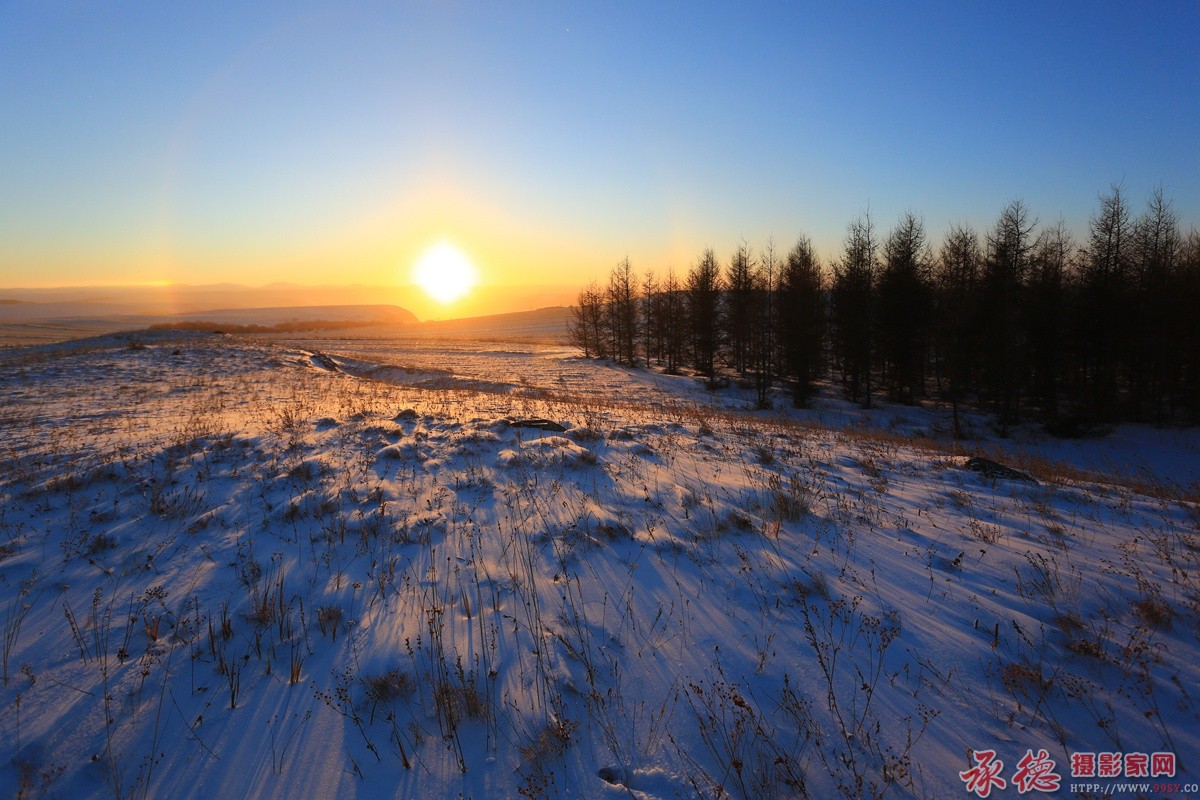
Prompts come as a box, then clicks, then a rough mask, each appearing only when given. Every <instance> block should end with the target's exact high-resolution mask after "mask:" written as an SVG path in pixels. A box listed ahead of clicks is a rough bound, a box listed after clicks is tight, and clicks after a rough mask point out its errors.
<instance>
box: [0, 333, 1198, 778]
mask: <svg viewBox="0 0 1200 800" xmlns="http://www.w3.org/2000/svg"><path fill="white" fill-rule="evenodd" d="M373 347H376V348H378V347H379V345H373ZM429 347H430V351H429V353H427V354H426V356H425V357H427V358H428V359H429V361H428V363H417V361H415V360H409V359H405V358H404V357H403V355H402V354H393V356H392V357H391V358H389V359H382V358H378V352H375V353H374V354H373V357H375V358H376V360H375V361H371V360H369V359H366V358H364V354H363V353H361V352H358V353H351V352H346V353H338V352H333V353H330V354H328V356H327V358H328V359H329V360H330V361H331V363H332V365H333V366H334V367H335V368H334V369H331V368H329V367H330V364H329V363H325V361H324V360H323V359H317V358H314V352H313V351H309V350H301V349H297V348H294V347H290V346H286V345H285V346H270V345H265V344H255V343H252V342H247V341H244V340H240V339H231V338H210V337H202V336H196V337H179V336H178V335H175V336H167V335H162V336H151V337H143V338H138V339H125V338H121V337H106V338H104V339H99V340H94V341H93V342H92V343H91V344H89V345H87V346H82V345H78V346H73V347H65V346H60V347H56V348H35V349H30V350H23V351H13V352H11V353H6V354H4V359H5V370H4V375H3V377H2V378H0V400H3V407H2V409H0V426H2V429H3V430H4V445H3V458H4V461H5V465H6V469H5V471H4V475H3V477H2V479H0V480H2V482H0V494H2V495H3V498H2V499H3V504H2V506H0V508H2V509H3V510H2V511H0V615H2V617H3V622H4V638H3V651H2V655H3V687H2V689H0V709H3V711H2V712H0V714H2V716H0V739H2V740H3V741H4V742H5V743H6V745H5V747H6V748H7V750H8V753H7V758H5V760H4V764H3V767H2V769H0V783H2V784H3V785H4V786H5V789H6V791H8V792H10V793H12V794H18V793H23V794H24V795H25V796H37V795H38V794H39V793H45V794H48V795H53V796H71V797H77V796H78V797H120V798H125V797H154V796H168V795H169V796H178V797H207V796H212V795H214V794H216V795H218V796H250V795H255V796H266V797H276V796H277V797H293V796H311V797H334V796H336V797H372V798H374V797H395V798H411V797H454V796H459V795H462V796H465V797H477V798H483V797H511V796H518V795H520V796H526V797H560V796H561V797H596V798H607V797H621V796H625V797H628V796H634V797H640V798H669V797H696V796H701V797H713V796H732V797H747V798H749V797H805V796H811V797H834V796H844V797H863V796H866V797H910V796H915V797H944V796H952V795H957V794H960V793H961V792H962V791H963V786H962V783H961V781H960V780H959V778H958V771H959V770H963V769H966V768H967V767H969V766H971V765H972V763H973V762H971V761H970V756H969V751H970V750H971V749H985V748H994V749H997V750H1000V751H1003V752H1004V753H1005V754H1006V755H1007V758H1006V760H1009V761H1011V762H1012V763H1015V761H1016V759H1018V758H1019V757H1020V755H1021V754H1023V753H1024V751H1025V750H1026V749H1032V750H1034V751H1035V752H1036V751H1037V750H1038V749H1042V748H1044V749H1046V750H1047V751H1048V752H1050V753H1051V754H1052V755H1053V756H1054V757H1055V758H1057V759H1058V761H1059V764H1060V767H1062V766H1063V765H1065V763H1066V761H1067V758H1068V754H1069V753H1072V752H1079V751H1096V752H1099V751H1126V752H1133V751H1138V752H1154V751H1160V750H1163V751H1171V752H1175V753H1176V754H1177V755H1178V757H1179V760H1180V765H1181V770H1182V772H1181V775H1182V776H1183V777H1181V778H1180V780H1183V781H1185V782H1186V781H1187V780H1188V778H1187V775H1194V774H1195V772H1194V771H1195V769H1196V768H1197V767H1196V764H1197V763H1200V762H1197V760H1196V755H1197V753H1200V733H1198V731H1200V725H1197V721H1198V714H1200V711H1198V709H1197V707H1196V705H1195V702H1196V700H1195V697H1194V695H1195V687H1196V686H1197V685H1200V680H1198V679H1200V659H1198V658H1197V654H1198V653H1197V649H1198V648H1197V644H1198V638H1197V637H1198V636H1200V628H1198V624H1200V570H1198V569H1197V566H1198V565H1197V560H1198V559H1200V530H1198V523H1200V514H1198V512H1197V508H1196V505H1195V500H1194V498H1193V497H1189V496H1188V495H1187V493H1186V492H1172V491H1171V490H1170V487H1168V486H1163V485H1158V484H1156V490H1155V491H1148V490H1147V488H1146V487H1145V486H1143V485H1141V484H1138V483H1136V482H1132V481H1128V480H1122V479H1121V477H1120V476H1111V477H1112V480H1111V481H1108V482H1102V483H1098V482H1088V481H1085V480H1083V479H1082V478H1083V477H1086V476H1080V475H1077V474H1067V473H1066V472H1065V471H1063V470H1055V469H1054V468H1053V465H1047V464H1045V463H1043V462H1036V461H1030V460H1028V459H1027V461H1026V465H1027V466H1030V467H1031V468H1032V469H1034V471H1035V473H1037V474H1038V477H1040V478H1042V479H1043V480H1042V482H1041V483H1040V484H1036V485H1035V484H1025V483H1020V482H1008V481H990V480H988V479H986V478H984V477H982V476H980V475H978V474H976V473H973V472H970V471H967V470H965V469H963V468H962V462H963V461H964V459H963V458H961V457H960V456H959V455H958V454H957V453H956V452H955V451H954V450H953V449H952V448H950V447H949V446H946V445H939V444H937V443H936V442H935V441H933V440H924V441H920V440H918V441H910V440H906V439H905V438H904V437H902V436H900V435H895V434H888V433H886V432H879V431H870V430H855V429H829V428H824V427H821V426H817V425H812V424H803V423H799V422H797V421H794V420H787V419H780V418H767V417H759V416H753V415H748V414H744V413H738V412H732V411H729V410H726V409H720V408H713V407H711V406H710V405H706V404H705V403H704V402H703V400H704V398H703V396H702V395H701V394H699V393H697V391H696V390H694V387H691V385H690V384H687V383H686V382H685V381H680V380H678V379H670V378H668V377H666V376H654V375H650V374H646V375H645V376H642V375H639V373H637V372H635V371H614V370H610V369H607V368H605V367H603V366H601V365H592V364H589V363H588V362H584V361H579V360H573V359H572V360H569V362H568V363H569V371H570V372H571V373H575V376H574V377H572V378H570V379H569V380H567V381H566V382H563V377H564V375H567V374H568V373H567V372H563V371H558V370H556V366H563V354H561V353H556V352H553V351H551V352H550V353H549V355H544V356H539V355H538V354H537V353H529V354H515V355H514V354H512V353H507V352H505V353H502V354H501V355H495V356H487V355H486V354H485V355H484V356H477V357H475V358H474V360H472V361H470V362H469V363H468V364H467V366H468V367H469V369H463V368H462V367H461V366H458V367H453V366H452V367H451V368H450V369H447V366H448V364H449V365H453V364H454V353H455V350H454V349H453V348H447V350H446V351H445V352H444V353H443V354H442V361H441V363H440V365H435V362H434V358H435V353H434V349H435V348H434V347H433V346H432V345H429ZM488 358H498V359H500V361H499V362H497V363H492V362H489V361H488ZM539 359H540V360H539ZM518 361H519V362H521V363H527V364H528V365H529V366H528V368H522V372H521V373H520V374H518V373H517V372H514V371H513V370H514V369H515V367H513V364H514V363H515V362H518ZM395 363H404V364H405V367H396V366H389V365H392V364H395ZM489 365H490V366H489ZM498 365H502V366H498ZM435 369H436V370H441V371H440V372H435ZM489 369H493V370H495V371H494V373H489V371H488V370H489ZM423 376H432V377H435V378H437V380H436V382H432V383H431V382H426V381H425V377H423ZM581 386H586V387H590V389H591V390H590V391H582V390H580V387H581ZM531 417H543V418H548V419H552V420H557V421H560V422H563V423H564V424H565V426H566V427H567V431H566V432H565V433H549V432H543V431H538V430H531V429H525V428H517V427H513V426H511V425H510V424H509V423H510V421H512V420H514V419H523V418H531ZM993 452H994V454H995V455H997V456H1000V455H1002V454H1003V451H1002V450H995V451H993ZM1060 771H1062V769H1060Z"/></svg>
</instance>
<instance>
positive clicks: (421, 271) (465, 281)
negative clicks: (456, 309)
mask: <svg viewBox="0 0 1200 800" xmlns="http://www.w3.org/2000/svg"><path fill="white" fill-rule="evenodd" d="M412 279H413V282H414V283H416V284H417V285H418V286H420V287H421V289H422V290H424V292H425V294H427V295H429V296H430V297H431V298H432V299H434V300H436V301H437V302H439V303H442V304H443V305H448V304H450V303H453V302H454V301H455V300H459V299H461V298H463V297H465V296H466V295H467V294H469V293H470V291H471V290H472V289H473V288H475V284H477V283H478V282H479V271H478V270H476V269H475V265H474V264H473V263H471V259H470V257H468V256H467V254H466V253H464V252H463V251H461V250H459V249H458V248H457V247H455V246H454V245H452V244H450V243H449V242H438V243H437V244H435V245H432V246H431V247H429V248H428V249H427V250H426V251H425V252H424V253H422V254H421V257H420V258H418V259H417V263H416V264H414V265H413V271H412Z"/></svg>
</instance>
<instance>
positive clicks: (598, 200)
mask: <svg viewBox="0 0 1200 800" xmlns="http://www.w3.org/2000/svg"><path fill="white" fill-rule="evenodd" d="M1198 42H1200V3H1196V2H1184V3H1172V2H1162V3H1152V4H1145V5H1144V6H1135V5H1134V4H1130V3H1102V2H1091V3H1029V4H1025V3H977V2H954V3H870V4H858V3H853V4H852V3H813V4H801V3H754V4H749V3H748V4H733V3H728V4H724V3H723V4H716V3H711V4H710V3H691V2H689V3H683V2H680V3H669V4H644V3H519V4H508V3H486V4H484V3H442V2H436V3H435V2H429V3H382V2H381V3H331V2H312V1H308V2H304V1H301V2H259V3H253V4H233V3H205V4H199V3H190V2H179V3H151V2H118V3H94V2H56V1H55V0H46V1H44V2H33V1H32V0H29V1H26V0H0V109H3V114H0V117H2V119H0V286H36V285H70V284H83V283H87V284H96V283H137V282H149V281H181V282H188V283H206V282H215V281H223V280H232V281H237V282H241V283H248V284H255V285H258V284H265V283H269V282H272V281H278V280H292V281H295V282H299V283H308V284H321V283H350V282H356V283H368V284H376V283H383V284H387V283H394V282H396V281H402V280H403V279H404V276H405V274H406V270H407V268H408V266H409V265H411V263H412V262H413V261H414V260H415V258H416V257H417V256H418V255H419V254H420V252H421V251H423V250H424V249H425V248H426V247H428V246H429V245H430V244H431V243H433V242H436V241H439V240H449V241H452V242H454V243H455V244H456V245H457V246H459V247H460V248H461V249H462V250H464V251H465V252H467V253H469V254H470V255H471V256H472V257H473V258H474V259H475V260H476V262H477V263H478V264H479V267H480V271H481V273H482V274H483V277H484V280H485V281H487V282H492V283H501V284H503V283H530V284H536V283H557V284H569V283H583V282H586V281H588V280H591V279H592V278H594V277H601V276H603V275H604V274H606V272H607V270H608V269H609V268H610V267H611V266H612V265H613V264H614V263H616V261H618V260H619V259H621V258H622V257H624V256H625V255H627V254H628V255H629V257H630V258H631V260H632V262H633V264H634V266H635V268H638V269H643V268H653V269H656V270H660V269H664V268H666V267H668V266H674V267H675V268H676V269H681V270H682V269H686V268H687V267H688V266H689V265H690V264H691V263H692V261H693V260H694V259H695V257H696V256H697V255H698V254H699V252H700V251H701V250H702V249H703V248H704V247H708V246H711V247H714V248H716V250H717V251H718V253H720V254H722V255H727V254H728V252H729V251H731V250H732V249H733V248H734V247H735V246H736V245H737V244H738V242H740V241H741V240H743V239H744V240H746V241H747V242H749V243H750V244H751V245H752V246H754V247H758V246H760V245H762V244H765V242H766V241H767V239H768V238H769V237H773V238H774V240H775V242H776V245H777V247H779V248H781V249H786V248H787V247H788V246H790V244H791V243H792V241H793V240H794V239H795V237H796V236H797V235H798V234H801V233H805V234H807V235H809V236H811V237H812V238H813V239H814V241H815V243H816V244H817V247H818V250H819V251H820V252H821V253H823V254H824V255H826V256H833V255H835V254H836V253H837V251H838V249H839V248H840V244H841V239H842V236H843V233H844V230H845V226H846V224H847V222H849V221H850V219H851V218H853V217H854V216H856V215H858V214H859V213H861V212H862V211H863V210H865V209H868V208H869V209H870V211H871V213H872V214H873V216H874V217H875V219H876V221H877V223H878V224H879V226H880V227H881V228H882V229H885V230H886V228H888V227H889V226H890V225H891V224H892V223H893V222H894V221H895V219H896V218H897V217H898V216H899V215H900V214H901V213H903V212H905V211H907V210H910V209H911V210H913V211H916V212H918V213H920V214H922V215H923V216H924V217H925V220H926V223H927V225H928V227H929V230H930V233H931V235H932V238H933V240H934V241H935V242H937V241H938V240H939V239H940V236H941V233H942V232H943V231H944V230H945V228H946V227H947V225H948V224H949V223H951V222H967V223H971V224H973V225H975V226H976V227H977V228H979V229H984V228H986V227H987V226H988V225H990V224H991V223H992V221H993V220H994V219H995V217H996V216H997V215H998V213H999V212H1000V210H1001V209H1002V207H1003V206H1004V205H1005V204H1006V203H1008V202H1009V201H1010V200H1013V199H1016V198H1022V199H1024V200H1025V201H1026V202H1027V203H1028V204H1029V206H1030V207H1031V208H1032V210H1033V211H1034V213H1035V214H1036V215H1038V217H1040V218H1041V219H1042V220H1043V221H1044V222H1053V221H1055V220H1057V219H1058V218H1059V217H1060V216H1062V217H1064V218H1065V219H1066V220H1067V221H1068V223H1070V224H1071V225H1072V226H1073V227H1074V228H1075V229H1076V230H1078V231H1080V232H1082V231H1083V230H1084V228H1085V227H1086V224H1087V220H1088V218H1089V216H1090V215H1091V214H1092V213H1093V211H1094V209H1095V207H1096V198H1097V195H1098V194H1099V193H1100V192H1103V191H1106V190H1107V189H1108V187H1109V186H1110V184H1112V183H1113V182H1123V183H1124V186H1125V188H1126V190H1127V191H1128V193H1129V195H1130V197H1131V199H1132V200H1133V201H1134V203H1135V204H1138V205H1139V206H1140V204H1141V203H1142V202H1143V201H1144V199H1145V197H1146V195H1147V194H1148V193H1149V191H1150V190H1151V189H1152V188H1153V187H1155V186H1157V185H1158V184H1160V183H1161V184H1162V185H1163V186H1164V187H1165V190H1166V193H1167V195H1168V197H1170V198H1173V200H1174V202H1175V210H1176V212H1177V213H1178V214H1179V216H1180V217H1181V220H1182V221H1183V223H1184V225H1185V227H1191V226H1194V225H1197V224H1200V45H1198V44H1197V43H1198Z"/></svg>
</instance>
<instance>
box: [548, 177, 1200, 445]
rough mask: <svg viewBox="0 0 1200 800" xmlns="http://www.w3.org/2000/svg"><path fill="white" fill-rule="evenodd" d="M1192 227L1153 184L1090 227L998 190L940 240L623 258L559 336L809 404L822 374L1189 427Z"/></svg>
mask: <svg viewBox="0 0 1200 800" xmlns="http://www.w3.org/2000/svg"><path fill="white" fill-rule="evenodd" d="M1198 318H1200V233H1197V232H1196V231H1195V230H1192V231H1191V232H1190V233H1187V234H1184V233H1183V232H1182V231H1181V229H1180V225H1179V221H1178V219H1177V217H1176V215H1175V214H1174V213H1173V211H1172V209H1171V204H1170V202H1169V201H1167V200H1166V199H1165V197H1164V196H1163V192H1162V191H1161V190H1156V191H1155V192H1153V193H1152V194H1151V196H1150V198H1149V200H1148V202H1147V203H1146V205H1145V208H1144V209H1143V210H1142V212H1141V213H1140V214H1139V215H1137V216H1135V215H1134V211H1133V209H1131V208H1130V205H1129V203H1128V200H1127V198H1126V196H1125V192H1124V189H1123V188H1122V187H1120V186H1114V187H1113V188H1112V189H1111V191H1110V192H1109V193H1107V194H1105V195H1102V196H1101V197H1100V205H1099V208H1098V209H1097V211H1096V213H1095V215H1094V216H1093V217H1092V219H1091V221H1090V223H1089V226H1088V233H1087V239H1086V241H1083V242H1078V241H1076V240H1075V238H1074V237H1073V236H1072V234H1071V232H1070V230H1069V229H1068V227H1067V225H1066V224H1065V223H1064V222H1062V221H1061V220H1060V221H1059V222H1057V223H1055V224H1053V225H1048V226H1043V227H1039V223H1038V221H1037V219H1035V218H1034V216H1033V215H1032V213H1031V212H1030V210H1029V209H1028V208H1027V207H1026V205H1025V204H1024V203H1022V202H1020V201H1016V202H1013V203H1010V204H1009V205H1008V206H1007V207H1005V208H1004V210H1003V211H1002V212H1001V213H1000V216H999V217H998V218H997V220H996V222H995V223H994V224H993V226H992V227H991V228H990V229H989V230H987V231H986V232H984V234H983V235H982V236H981V235H980V234H979V233H977V232H976V231H974V230H973V229H972V228H970V227H969V226H966V225H955V226H952V227H951V228H950V230H949V232H948V233H947V234H946V235H945V237H944V238H943V240H942V241H941V242H940V244H939V245H938V246H937V248H936V250H935V248H934V247H933V246H932V245H931V244H930V242H929V241H928V237H927V234H926V231H925V226H924V223H923V221H922V220H921V218H920V217H919V216H917V215H915V214H913V213H906V214H904V215H902V216H901V217H900V219H899V220H898V221H897V222H896V224H895V225H894V226H893V227H892V228H891V229H890V230H889V231H887V232H886V233H881V232H880V231H879V230H878V229H877V228H876V225H875V222H874V221H873V220H872V218H871V216H870V215H869V214H865V215H863V216H861V217H860V218H858V219H856V220H854V221H853V222H851V223H850V224H849V226H848V227H847V232H846V237H845V240H844V243H843V247H842V251H841V253H840V255H839V256H838V257H837V258H836V259H834V260H833V261H832V263H829V264H822V263H821V261H820V259H819V258H818V257H817V255H816V253H815V252H814V250H813V247H812V243H811V242H810V241H809V239H807V238H806V237H803V236H802V237H800V238H799V240H798V241H797V242H796V244H795V245H794V246H793V247H792V248H791V250H789V251H788V252H787V253H786V255H780V254H779V253H777V252H776V251H775V248H774V246H773V244H771V243H768V244H767V245H766V246H765V247H764V248H762V249H761V250H759V251H758V252H757V253H754V252H752V251H751V249H750V247H749V246H748V245H747V244H745V243H743V244H741V245H740V246H739V247H737V248H736V249H735V250H734V252H733V253H732V255H731V256H730V258H729V260H728V262H727V263H726V264H725V265H722V264H721V262H720V261H718V259H717V256H716V254H715V253H714V252H713V251H712V250H711V249H709V250H706V251H704V253H702V254H701V256H700V258H699V259H698V260H697V261H696V263H695V264H694V265H693V266H692V267H691V268H690V269H689V270H688V271H687V273H686V274H685V275H682V276H680V275H676V274H675V273H674V271H672V270H668V271H667V272H666V273H665V274H662V275H656V274H655V273H653V272H646V273H643V274H642V275H640V276H639V275H638V274H636V273H635V272H634V270H633V268H632V266H631V265H630V263H629V260H628V259H626V260H624V261H622V262H621V263H620V264H618V265H617V266H616V268H614V269H613V271H612V273H611V275H610V276H609V280H608V283H607V285H605V286H600V285H597V284H593V285H591V286H589V287H587V288H586V289H584V290H583V291H582V292H581V293H580V295H579V300H578V303H577V305H576V306H575V308H574V309H573V313H572V319H571V336H572V341H573V342H574V343H575V344H576V345H578V346H579V347H580V348H581V350H582V351H583V353H584V355H586V356H589V357H597V358H606V359H613V360H615V361H619V362H621V363H624V364H627V365H630V366H639V365H643V364H645V365H658V366H661V367H663V368H664V369H666V370H667V371H668V372H677V371H679V370H681V369H683V368H690V369H692V370H694V371H696V372H697V373H699V374H700V375H703V376H704V377H706V378H707V379H709V380H710V381H713V382H715V381H717V380H718V379H719V378H720V377H721V376H723V375H733V376H737V377H738V378H739V379H740V380H743V381H746V382H748V383H750V384H752V385H753V386H754V388H755V391H756V395H757V399H758V402H759V404H760V405H762V406H764V407H766V406H769V405H770V404H771V400H772V396H773V394H774V392H775V391H777V390H778V389H779V388H781V387H786V388H787V390H788V391H789V393H790V395H791V401H792V403H793V404H795V405H797V406H804V405H806V404H808V402H809V401H810V399H811V398H812V395H813V391H814V385H815V383H816V382H817V381H819V380H822V379H833V380H836V381H839V382H840V383H841V384H842V385H843V386H844V387H845V389H846V392H847V394H848V395H849V396H850V397H851V398H853V399H855V400H857V401H859V402H861V403H863V404H864V405H870V404H871V402H872V399H873V398H874V397H877V396H879V395H880V394H884V395H886V396H887V397H888V398H889V399H890V400H892V401H894V402H901V403H915V402H919V401H920V400H922V399H925V398H937V399H940V400H942V401H945V402H947V403H949V404H951V406H952V407H953V409H954V411H955V422H956V425H957V420H958V410H959V408H960V407H961V406H963V405H968V406H971V407H983V408H987V409H989V410H990V411H992V412H993V413H994V415H995V418H996V420H997V422H998V424H999V426H1000V427H1001V428H1002V429H1007V428H1008V427H1010V426H1012V425H1013V424H1016V423H1018V422H1020V421H1021V420H1023V419H1028V418H1030V417H1031V416H1033V417H1037V418H1040V419H1041V420H1042V421H1044V422H1045V423H1046V424H1047V425H1048V426H1050V427H1051V428H1052V429H1054V430H1056V431H1058V432H1060V433H1064V434H1073V433H1082V432H1085V431H1086V430H1087V429H1088V428H1090V427H1092V426H1095V425H1103V424H1107V423H1112V422H1116V421H1120V420H1147V421H1153V422H1156V423H1169V422H1184V421H1186V422H1200V319H1198Z"/></svg>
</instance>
